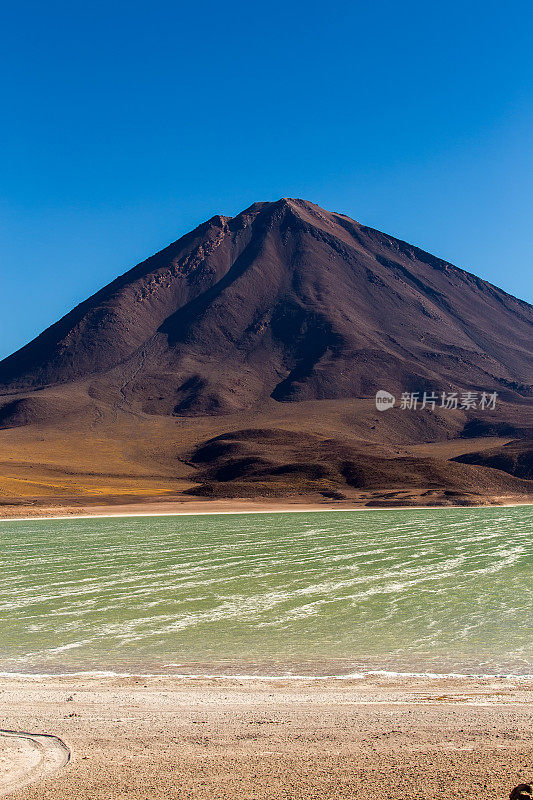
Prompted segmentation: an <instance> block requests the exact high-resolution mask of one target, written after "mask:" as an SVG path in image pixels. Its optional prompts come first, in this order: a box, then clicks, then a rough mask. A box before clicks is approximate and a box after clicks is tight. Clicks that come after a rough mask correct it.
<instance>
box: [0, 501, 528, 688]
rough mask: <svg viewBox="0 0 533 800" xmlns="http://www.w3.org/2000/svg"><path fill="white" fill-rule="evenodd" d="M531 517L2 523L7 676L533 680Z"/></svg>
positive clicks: (0, 604)
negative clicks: (383, 675) (414, 675)
mask: <svg viewBox="0 0 533 800" xmlns="http://www.w3.org/2000/svg"><path fill="white" fill-rule="evenodd" d="M532 530H533V507H531V506H527V507H525V506H524V507H520V508H485V509H432V510H409V511H403V510H402V511H392V510H391V511H389V510H387V511H361V512H342V511H339V512H337V511H334V512H317V513H290V514H270V513H269V514H231V515H201V516H182V517H137V518H124V517H123V518H114V519H72V520H68V519H67V520H44V521H42V520H41V521H39V520H34V521H28V522H26V521H19V522H15V521H2V522H0V671H4V672H68V671H76V670H109V671H119V672H128V671H129V672H166V671H170V672H177V673H186V674H189V673H213V672H216V673H218V672H226V673H232V674H236V673H242V674H245V673H249V674H253V673H255V674H257V673H261V674H263V673H265V674H266V673H268V674H270V673H272V674H283V673H285V672H292V673H293V674H348V673H354V672H360V671H367V670H381V669H385V670H393V671H401V672H425V671H434V672H466V673H476V674H480V673H481V674H491V673H497V674H501V673H505V674H509V673H514V674H532V673H533V544H532V537H531V533H532Z"/></svg>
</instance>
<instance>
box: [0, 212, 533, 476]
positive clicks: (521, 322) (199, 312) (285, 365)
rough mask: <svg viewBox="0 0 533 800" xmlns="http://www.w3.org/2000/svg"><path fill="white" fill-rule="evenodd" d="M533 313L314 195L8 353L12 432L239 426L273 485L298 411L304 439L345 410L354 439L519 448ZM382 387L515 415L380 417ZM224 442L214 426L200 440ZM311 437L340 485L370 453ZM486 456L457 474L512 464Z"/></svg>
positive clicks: (98, 297)
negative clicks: (481, 403) (492, 398)
mask: <svg viewBox="0 0 533 800" xmlns="http://www.w3.org/2000/svg"><path fill="white" fill-rule="evenodd" d="M532 322H533V309H532V307H531V306H530V305H529V304H528V303H526V302H524V301H522V300H519V299H517V298H515V297H513V296H511V295H509V294H507V293H506V292H504V291H502V290H501V289H499V288H497V287H495V286H493V285H492V284H490V283H488V282H486V281H484V280H481V279H480V278H478V277H476V276H475V275H473V274H471V273H469V272H467V271H465V270H463V269H460V268H458V267H455V266H453V265H452V264H450V263H448V262H446V261H443V260H441V259H439V258H437V257H435V256H433V255H430V254H429V253H426V252H424V251H423V250H420V249H419V248H417V247H415V246H413V245H410V244H408V243H406V242H404V241H401V240H399V239H396V238H394V237H392V236H388V235H387V234H384V233H381V232H380V231H377V230H374V229H372V228H369V227H365V226H364V225H361V224H359V223H358V222H355V221H354V220H352V219H350V218H349V217H347V216H345V215H343V214H340V213H333V212H328V211H325V210H324V209H322V208H320V207H319V206H316V205H314V204H313V203H310V202H307V201H304V200H299V199H282V200H279V201H277V202H271V203H255V204H254V205H252V206H250V207H249V208H247V209H246V210H245V211H243V212H242V213H240V214H239V215H237V216H236V217H223V216H215V217H213V218H212V219H210V220H208V221H207V222H205V223H203V224H202V225H200V226H199V227H198V228H196V229H195V230H194V231H192V232H190V233H188V234H186V235H185V236H183V237H182V238H181V239H178V240H177V241H176V242H174V243H173V244H171V245H169V246H168V247H166V248H165V249H163V250H161V251H160V252H159V253H157V254H156V255H154V256H152V257H151V258H149V259H147V260H146V261H143V262H142V263H141V264H138V265H137V266H136V267H134V268H133V269H131V270H129V271H128V272H126V273H125V274H123V275H122V276H120V277H119V278H117V279H116V280H114V281H113V282H112V283H110V284H109V285H108V286H106V287H104V288H103V289H101V290H100V291H99V292H97V293H96V294H95V295H93V296H92V297H90V298H89V299H88V300H86V301H85V302H83V303H81V304H80V305H79V306H77V307H76V308H74V309H73V310H72V311H70V312H69V313H68V314H67V315H66V316H64V317H63V318H62V319H60V320H59V321H58V322H57V323H55V324H54V325H52V326H51V327H50V328H48V329H47V330H46V331H44V332H43V333H42V334H41V335H40V336H38V337H37V338H36V339H34V340H33V341H32V342H30V343H29V344H27V345H26V346H25V347H23V348H22V349H21V350H19V351H18V352H16V353H14V354H13V355H11V356H10V357H8V358H6V359H5V360H4V361H2V362H1V363H0V427H2V428H3V429H4V430H13V429H15V428H26V427H28V426H29V427H30V428H32V429H33V430H44V429H47V430H48V429H55V430H58V431H60V430H63V431H64V432H65V434H69V435H70V434H72V432H73V431H76V430H78V431H79V432H80V433H81V432H82V431H84V430H86V429H87V425H89V424H90V426H91V429H96V428H98V425H99V424H100V423H102V425H103V424H104V422H103V421H106V420H107V423H110V420H114V421H115V422H116V421H117V420H118V419H119V418H123V417H124V416H125V415H126V416H129V418H130V419H135V420H138V421H139V425H140V424H141V423H143V422H144V424H145V426H146V425H149V424H152V423H154V422H155V421H156V420H159V421H161V419H163V418H164V419H166V420H168V421H169V422H171V421H174V422H175V423H178V424H179V421H180V420H181V421H182V424H183V425H185V427H186V428H187V430H188V431H191V430H193V429H194V420H195V419H196V420H202V422H201V424H200V422H198V424H197V426H196V430H197V431H200V429H201V430H202V432H204V431H205V430H206V425H207V428H208V429H209V432H210V433H213V434H214V435H215V436H214V437H211V439H213V438H215V439H216V437H217V436H219V437H220V436H222V437H224V435H225V434H227V433H228V431H227V430H225V429H224V423H223V421H224V420H228V421H229V422H228V426H227V427H228V429H229V430H230V431H233V432H234V431H235V430H236V429H240V430H241V431H244V432H245V433H243V434H242V435H240V436H238V437H237V439H236V440H235V439H233V440H231V441H230V440H225V439H223V443H225V444H226V445H228V447H229V450H228V449H227V448H226V451H225V452H226V455H227V453H228V452H229V451H232V452H234V451H235V448H236V447H237V449H238V448H239V447H240V448H241V451H242V452H241V451H239V453H240V456H239V457H242V458H244V459H245V460H246V458H251V459H252V462H251V464H252V466H251V467H250V470H251V472H250V470H248V472H247V471H246V469H245V467H243V468H242V469H243V470H244V473H246V474H245V480H246V481H248V484H250V475H251V474H253V475H255V476H256V477H257V481H259V483H261V481H263V478H264V474H263V473H264V470H263V472H261V469H260V464H259V466H258V464H257V463H256V462H254V461H253V459H254V458H255V459H257V458H259V459H261V458H262V457H263V455H264V453H262V445H261V442H263V443H264V442H270V444H266V445H265V447H266V448H267V449H269V448H272V447H273V448H274V450H276V448H277V451H276V452H278V453H279V452H281V450H283V447H285V450H286V445H287V442H283V433H281V434H280V430H281V431H283V425H281V427H280V425H279V418H280V415H281V417H285V419H286V418H287V415H288V417H290V420H291V422H290V426H291V429H292V431H293V433H295V435H299V434H298V433H297V430H296V429H298V428H299V427H302V426H301V425H299V423H298V419H299V418H301V419H302V420H305V419H309V415H310V414H311V416H313V415H316V417H317V418H318V419H321V423H320V424H321V425H324V426H325V428H327V427H328V424H329V423H328V420H329V421H330V422H331V420H332V419H333V417H335V419H336V420H337V422H336V423H335V425H333V428H335V430H336V431H337V434H339V432H340V435H341V438H342V439H346V436H347V435H348V436H349V438H350V439H351V440H352V444H351V445H350V447H352V450H353V447H354V446H356V447H359V446H360V445H361V446H362V443H364V442H366V443H367V444H368V443H374V444H376V445H377V446H378V447H379V446H383V447H385V448H387V447H389V448H390V447H394V446H396V445H397V444H398V442H403V444H404V445H407V444H408V443H409V441H408V440H409V437H412V438H413V437H414V438H413V442H414V443H417V442H418V443H419V444H422V443H424V442H426V441H437V440H439V438H440V439H441V440H450V439H453V438H459V439H462V440H463V441H464V440H466V439H467V438H469V437H468V431H469V430H470V431H472V430H478V431H479V430H480V426H481V429H482V428H483V425H485V426H487V425H488V430H489V432H490V433H491V435H492V439H491V441H490V444H491V447H492V449H494V447H496V448H498V447H500V446H504V445H503V444H502V442H501V441H500V439H502V437H503V438H505V436H506V433H505V432H507V439H506V441H510V440H511V439H512V440H513V441H516V440H521V438H522V437H523V435H524V430H525V428H524V422H523V420H524V419H525V413H526V409H527V404H528V402H529V398H530V397H531V389H532V387H531V375H532V369H531V351H530V343H531V331H532ZM378 390H384V391H387V392H389V393H391V394H392V395H394V396H396V397H399V395H400V394H401V393H404V392H407V393H419V394H420V395H422V394H423V393H424V392H435V393H438V394H440V393H442V392H451V391H466V390H468V391H471V392H474V393H482V392H490V393H493V392H496V393H497V394H498V396H499V398H500V403H501V409H503V411H502V410H501V409H500V414H499V415H495V416H494V418H487V419H484V418H480V417H479V416H476V415H472V414H467V413H466V411H465V413H462V414H461V413H459V412H457V413H455V414H454V413H450V414H448V416H445V415H444V414H440V415H439V414H435V415H434V416H433V417H432V419H431V420H429V418H428V416H427V413H426V414H425V415H424V416H423V417H421V416H418V417H416V418H415V416H414V415H413V414H411V416H409V412H404V413H403V415H399V414H398V413H396V409H395V410H394V411H392V412H389V411H387V412H386V413H385V414H383V415H381V414H380V415H378V416H379V417H380V420H379V421H378V419H377V418H376V419H374V418H373V417H372V419H371V418H370V416H368V414H371V413H372V412H371V411H368V409H369V408H370V406H369V405H368V403H367V404H366V405H365V406H364V408H366V409H367V411H365V412H364V414H362V416H361V413H362V412H361V413H358V412H356V410H355V409H356V408H362V407H363V406H361V404H360V403H359V401H364V400H365V399H366V400H368V399H370V398H373V397H374V395H375V393H376V392H377V391H378ZM358 403H359V405H358ZM289 407H290V412H289V411H287V409H288V408H289ZM341 408H342V409H343V410H342V413H341V412H340V411H339V409H341ZM281 409H286V410H285V411H282V410H281ZM367 412H368V413H367ZM374 413H375V412H374ZM265 415H266V416H265ZM365 415H366V416H365ZM267 417H268V418H269V420H271V421H269V422H267V424H266V428H265V418H267ZM385 417H387V419H388V420H389V422H388V423H385V422H384V420H385ZM363 418H364V421H362V420H363ZM392 418H394V424H393V425H391V419H392ZM258 419H261V424H260V425H258V423H257V420H258ZM88 420H90V422H88ZM206 420H213V422H211V423H209V424H207V422H206ZM214 420H219V422H214ZM239 420H241V421H242V420H245V421H246V427H243V426H242V425H241V426H240V428H239V424H238V423H239ZM350 420H351V421H350ZM229 423H231V424H229ZM274 423H275V424H274ZM372 423H373V424H372ZM161 424H163V423H161ZM165 424H166V423H165ZM287 424H288V423H287ZM302 425H303V427H305V424H304V423H302ZM347 425H348V426H350V425H351V428H349V429H347V428H346V426H347ZM367 425H368V429H367V428H366V427H365V426H367ZM191 426H192V427H191ZM202 426H203V427H202ZM221 426H222V427H221ZM339 426H340V428H341V429H342V430H341V431H339ZM343 426H344V427H343ZM469 426H470V427H469ZM476 426H477V428H476ZM491 426H492V427H491ZM498 426H499V427H498ZM502 426H503V427H502ZM506 426H507V427H506ZM104 427H105V426H104ZM265 429H266V430H268V431H270V434H271V435H270V438H269V436H266V437H265V436H263V434H262V433H261V431H264V430H265ZM392 429H394V430H396V433H397V442H396V443H394V441H393V439H394V436H393V434H392V432H391V431H392ZM384 430H386V431H387V433H386V434H385V433H383V431H384ZM246 431H248V433H246ZM250 431H255V433H253V434H250V433H249V432H250ZM258 431H259V433H258ZM376 431H377V432H376ZM380 431H382V434H380V433H379V432H380ZM465 431H466V433H464V432H465ZM510 431H512V432H513V433H512V434H511V435H509V434H510ZM317 433H319V431H314V432H313V434H317ZM117 435H118V434H117ZM302 435H303V434H302ZM486 435H487V434H486V432H485V436H486ZM380 436H381V438H380ZM481 436H482V437H483V433H482V434H481ZM376 437H377V438H376ZM424 437H425V438H424ZM494 437H496V439H498V437H499V439H498V441H496V440H495V439H494ZM193 438H194V437H193ZM230 438H231V437H230ZM474 438H476V437H474ZM208 439H209V437H207V439H206V438H205V437H204V439H202V437H201V436H200V435H199V436H198V441H197V442H196V446H197V447H198V448H200V450H199V451H202V448H204V449H205V447H206V446H207V445H206V442H207V441H208ZM211 439H209V441H210V440H211ZM478 439H479V437H477V438H476V443H477V444H478V445H479V442H478V441H477V440H478ZM187 441H188V445H187V447H189V450H187V448H186V447H185V445H184V447H185V449H184V450H183V453H182V455H181V456H180V458H182V460H183V459H185V461H189V462H190V464H191V465H194V468H195V469H200V471H201V470H202V469H203V470H204V472H205V471H206V470H207V472H206V474H205V475H204V478H205V479H206V480H207V479H209V481H210V482H211V483H213V485H214V484H216V483H217V482H218V483H221V482H222V483H224V481H219V480H218V478H217V477H216V476H217V475H219V474H223V475H224V474H228V475H234V477H233V478H232V479H228V480H235V479H238V482H239V481H240V483H239V486H241V487H242V480H241V479H242V478H243V474H244V473H242V474H241V472H242V471H241V472H239V469H236V471H235V470H233V472H232V469H231V468H229V470H226V472H224V464H225V462H224V464H218V462H217V463H215V464H211V465H210V466H209V468H208V467H207V466H206V465H205V462H202V461H201V459H200V461H198V458H197V456H198V454H197V453H196V455H195V452H193V450H194V447H193V449H192V450H191V449H190V440H189V439H188V440H187ZM243 442H244V443H243ZM251 442H252V443H253V447H252V450H253V454H251V453H250V452H249V451H250V447H251V444H250V443H251ZM276 443H277V444H276ZM347 446H348V445H347ZM520 446H521V445H520ZM161 447H162V449H163V450H165V449H166V445H165V444H163V445H161ZM350 447H348V450H349V449H350ZM232 448H233V450H232ZM243 448H244V450H243ZM254 448H255V449H254ZM298 448H300V449H302V448H303V450H305V451H306V452H307V461H309V458H311V456H310V452H311V451H312V452H314V453H318V452H320V454H321V455H320V458H319V461H320V464H322V465H324V464H326V465H328V464H329V465H330V466H331V463H332V461H334V462H335V463H336V465H337V466H336V467H335V468H334V469H333V468H331V469H330V466H329V467H327V468H326V467H325V470H326V471H325V472H321V471H320V468H318V467H317V469H315V470H314V471H313V469H311V470H310V472H309V470H308V472H309V474H311V473H312V475H314V477H313V478H312V480H313V481H314V484H313V485H316V483H317V481H319V480H320V477H317V476H319V475H322V477H323V479H324V480H325V481H326V482H327V481H330V482H331V483H332V485H335V486H336V485H337V483H338V480H341V478H339V477H338V476H339V475H340V476H342V475H344V478H342V480H341V482H342V481H343V480H344V481H345V478H346V474H348V473H349V472H350V470H349V469H348V471H346V470H344V473H343V471H342V469H343V468H342V465H341V466H339V465H340V464H341V462H342V463H348V462H350V458H353V457H354V454H353V452H352V451H350V452H348V451H346V452H344V451H343V454H342V455H339V453H340V451H339V448H338V447H336V446H333V445H332V446H330V447H329V449H328V447H324V446H322V445H321V444H319V443H318V442H315V445H312V443H311V444H310V442H309V441H307V443H303V442H300V445H298V447H296V446H295V448H293V451H294V452H292V453H291V455H290V461H291V463H296V462H295V459H296V461H297V452H298ZM178 449H179V448H178ZM208 449H209V448H208ZM216 450H217V448H216V447H215V451H216ZM285 450H284V451H283V452H284V453H285V456H286V457H288V456H287V453H286V452H285ZM217 452H218V456H217V458H220V457H221V452H220V448H219V450H218V451H217ZM476 452H477V451H476ZM243 453H244V455H243ZM333 453H336V454H337V455H336V456H334V455H333ZM382 455H386V456H390V455H391V453H390V452H387V453H384V454H382ZM456 455H457V457H458V458H459V459H460V458H461V457H462V456H463V455H464V454H463V453H462V452H458V453H457V454H456ZM497 455H498V454H497V453H496V456H497ZM476 458H477V459H478V460H477V461H476V464H475V465H473V464H471V463H469V460H468V458H467V459H466V460H465V461H464V462H461V463H459V462H454V463H453V467H452V466H450V469H456V470H472V469H474V470H475V469H488V470H489V472H490V473H493V472H496V471H497V470H494V469H493V468H492V467H489V468H485V467H483V466H482V455H481V456H480V455H479V454H478V455H476ZM492 458H493V463H500V462H498V459H497V458H496V461H494V453H492ZM520 458H522V456H520ZM195 459H196V460H195ZM479 459H481V461H480V460H479ZM163 460H165V459H163ZM285 460H286V459H285ZM311 460H312V459H311ZM471 460H472V459H471ZM474 460H475V459H474ZM160 461H161V459H160ZM504 461H505V459H504V460H503V461H502V462H501V463H504ZM511 461H512V463H514V461H513V460H512V459H511ZM165 463H168V459H167V460H165ZM284 463H285V462H284V461H283V459H282V460H281V462H280V463H277V462H276V463H275V464H274V466H273V467H272V469H274V470H275V469H277V468H281V469H283V465H284ZM505 463H507V462H505ZM509 463H510V462H509ZM520 463H522V461H521V462H520ZM199 464H203V466H199ZM447 464H448V465H450V464H451V462H449V461H447ZM467 464H468V466H467ZM254 465H255V466H254ZM226 466H227V465H226ZM230 466H231V465H230ZM389 466H390V465H389ZM219 467H220V469H221V470H222V472H220V469H219ZM378 467H379V465H378V466H376V465H375V464H374V465H373V467H372V474H374V473H375V470H376V469H377V470H378V473H379V469H378ZM411 467H412V464H411V466H410V469H411ZM191 468H192V467H191ZM526 471H527V470H526ZM266 472H267V473H268V475H270V473H269V467H268V465H267V467H266ZM393 472H394V470H393ZM500 472H501V471H500ZM280 474H282V473H280ZM287 474H290V471H289V473H284V475H285V477H286V476H287ZM306 474H307V473H306ZM350 474H351V473H350ZM394 474H396V473H394ZM469 474H470V473H469ZM206 475H207V477H206ZM213 476H214V477H213ZM235 476H236V477H235ZM258 476H259V477H258ZM261 476H262V477H261ZM324 476H325V477H324ZM270 477H272V476H270ZM397 477H398V476H397ZM337 479H338V480H337ZM398 480H399V478H398ZM336 481H337V483H336ZM442 481H444V483H443V485H444V484H445V483H446V481H445V480H444V479H441V482H442ZM378 482H379V481H378ZM430 482H431V481H430ZM526 482H527V481H526ZM226 483H227V481H226ZM251 483H253V480H252V481H251ZM385 483H386V481H385ZM459 483H460V481H459ZM439 485H440V484H439ZM454 485H455V484H454ZM335 491H336V490H335Z"/></svg>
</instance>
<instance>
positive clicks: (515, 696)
mask: <svg viewBox="0 0 533 800" xmlns="http://www.w3.org/2000/svg"><path fill="white" fill-rule="evenodd" d="M0 691H1V697H2V703H1V721H0V725H1V727H2V728H9V729H16V730H20V731H27V732H30V733H34V734H39V733H51V734H54V735H56V736H58V737H61V740H63V741H64V742H65V743H66V745H67V746H68V747H69V748H70V750H71V756H72V757H71V760H70V762H69V763H68V764H66V765H58V764H55V765H54V764H52V765H49V771H50V773H52V772H53V773H54V774H50V775H49V776H48V777H46V774H45V773H46V770H43V769H42V768H41V774H36V773H35V764H34V760H35V756H34V754H33V753H32V752H31V751H30V750H29V749H28V748H27V747H25V743H24V741H23V740H20V741H19V742H17V741H16V740H15V739H13V738H5V737H0V748H1V749H0V754H1V756H0V765H1V768H2V773H1V774H0V794H1V793H2V790H4V791H5V790H6V787H7V788H9V782H10V781H11V782H12V784H13V782H14V781H19V782H21V781H23V780H24V778H25V776H26V778H27V780H29V781H32V780H33V781H37V782H34V783H32V784H31V785H30V786H28V788H25V789H20V790H18V791H15V792H14V793H13V794H12V795H10V796H12V797H13V800H16V799H17V798H18V800H23V798H24V799H25V800H29V798H32V800H67V798H77V800H115V798H129V799H130V800H163V798H165V799H166V798H179V800H182V799H183V800H185V798H194V800H213V798H217V799H218V798H220V800H244V798H254V799H255V798H258V799H259V798H260V799H261V800H277V799H278V798H298V799H300V798H302V800H303V798H357V799H358V800H370V799H371V798H372V799H373V798H376V797H390V798H394V800H413V798H428V800H429V798H439V797H442V798H444V797H445V798H447V800H448V799H449V798H462V799H463V800H467V799H468V798H472V800H474V798H475V799H476V800H491V799H492V798H507V797H508V794H509V791H510V789H511V788H512V787H513V786H514V785H516V784H517V783H520V782H524V781H529V780H531V778H532V777H533V775H532V771H533V729H532V719H533V717H532V712H533V682H530V681H525V680H512V679H498V678H493V679H458V678H455V679H451V678H447V679H444V678H443V679H427V678H426V679H422V678H398V677H385V676H384V677H368V678H364V679H359V680H352V679H347V680H333V679H324V680H314V681H310V680H299V681H298V680H285V679H282V680H276V681H273V680H264V679H252V680H247V681H246V680H238V679H203V678H201V679H183V678H173V677H148V678H146V677H98V676H87V675H86V676H70V677H45V678H43V677H40V678H37V677H35V678H29V677H3V678H2V679H1V680H0ZM32 759H33V760H32ZM42 766H43V765H41V767H42ZM44 766H46V765H44ZM13 785H14V784H13Z"/></svg>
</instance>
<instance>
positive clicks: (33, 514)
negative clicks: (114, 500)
mask: <svg viewBox="0 0 533 800" xmlns="http://www.w3.org/2000/svg"><path fill="white" fill-rule="evenodd" d="M506 501H507V502H506ZM530 505H533V499H532V500H531V501H516V500H514V501H513V502H509V498H492V499H487V502H486V503H480V504H468V505H461V503H457V504H455V503H450V504H448V505H444V504H443V505H437V504H433V505H423V504H415V503H414V504H413V505H408V504H405V503H402V504H397V505H395V504H394V503H386V504H375V505H374V504H372V505H369V504H368V503H366V504H363V503H348V502H342V501H341V502H323V503H321V502H315V503H313V502H308V501H305V500H285V501H283V500H275V501H273V500H240V499H239V500H233V499H227V500H226V499H224V500H185V501H180V500H177V501H164V500H163V501H154V502H140V503H128V504H126V503H125V504H116V505H93V506H91V505H87V506H83V507H77V506H57V505H55V506H54V505H50V506H0V521H2V520H14V521H15V520H19V521H24V520H38V519H90V518H92V517H103V518H105V517H168V516H189V515H202V514H274V513H275V514H281V513H291V512H292V513H296V512H305V513H311V512H318V511H415V510H428V509H443V508H496V507H499V508H514V507H516V506H530Z"/></svg>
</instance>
